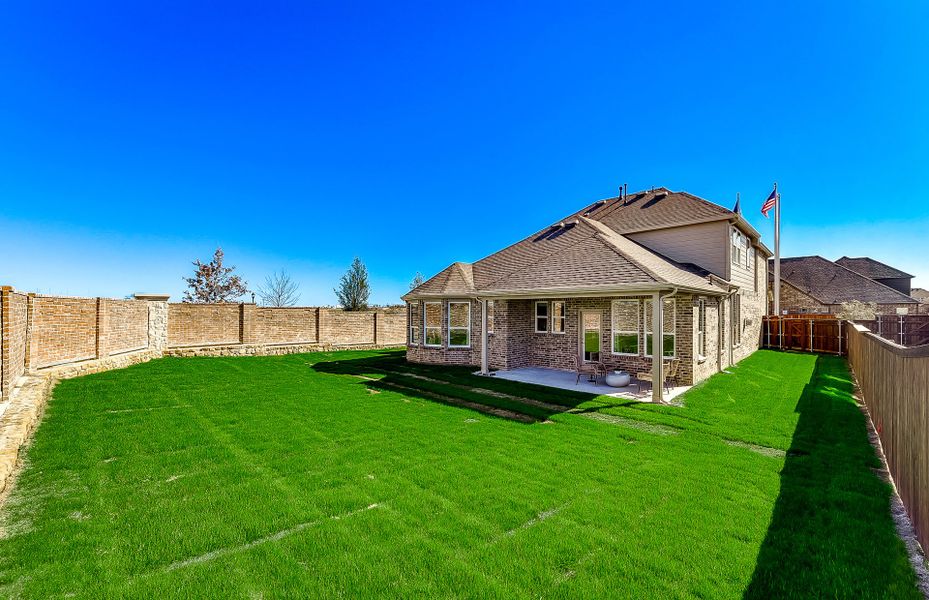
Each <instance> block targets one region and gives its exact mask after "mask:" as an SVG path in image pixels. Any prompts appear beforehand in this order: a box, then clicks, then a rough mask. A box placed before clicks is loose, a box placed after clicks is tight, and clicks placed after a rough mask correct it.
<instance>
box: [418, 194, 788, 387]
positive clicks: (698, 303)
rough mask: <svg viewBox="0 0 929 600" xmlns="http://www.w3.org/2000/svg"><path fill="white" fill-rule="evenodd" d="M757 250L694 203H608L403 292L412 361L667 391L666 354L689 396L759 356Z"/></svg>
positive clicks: (739, 225)
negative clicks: (572, 373)
mask: <svg viewBox="0 0 929 600" xmlns="http://www.w3.org/2000/svg"><path fill="white" fill-rule="evenodd" d="M759 238H760V236H759V234H758V232H757V231H755V230H754V229H753V228H752V227H751V225H749V224H748V223H747V222H746V221H745V219H743V218H742V216H741V215H740V214H738V213H735V212H733V211H731V210H728V209H726V208H723V207H722V206H719V205H716V204H713V203H711V202H708V201H706V200H703V199H702V198H698V197H696V196H693V195H691V194H688V193H686V192H671V191H670V190H667V189H665V188H658V189H654V190H650V191H646V192H639V193H634V194H624V195H621V196H620V197H617V198H609V199H606V200H600V201H598V202H595V203H593V204H591V205H589V206H586V207H584V208H582V209H581V210H579V211H578V212H575V213H573V214H571V215H569V216H567V217H565V219H564V220H562V221H560V222H557V223H554V224H552V225H551V226H549V227H545V228H544V229H542V230H541V231H537V232H535V233H533V234H532V235H530V236H529V237H527V238H525V239H523V240H522V241H519V242H517V243H515V244H513V245H512V246H509V247H507V248H504V249H503V250H500V251H499V252H496V253H495V254H492V255H490V256H488V257H486V258H483V259H481V260H479V261H477V262H475V263H470V264H469V263H460V262H458V263H454V264H452V265H450V266H449V267H448V268H446V269H445V270H443V271H442V272H440V273H439V274H437V275H435V276H434V277H432V278H431V279H429V280H428V281H426V282H424V283H423V284H422V285H420V286H419V287H417V288H415V289H413V290H411V291H410V292H409V293H408V294H406V295H405V296H404V297H403V299H404V301H406V303H407V311H408V325H409V332H408V336H407V358H408V360H410V361H412V362H419V363H432V364H456V365H474V366H480V367H481V371H482V372H484V373H489V372H490V371H491V370H494V369H517V368H521V367H546V368H552V369H564V370H573V369H574V364H575V358H577V359H578V360H582V361H594V360H599V361H602V362H604V363H605V364H606V366H607V367H608V368H614V369H624V370H626V371H629V372H632V373H635V372H642V371H650V372H651V373H652V374H653V376H655V380H656V381H660V380H662V373H661V369H662V368H664V367H662V360H656V359H657V358H659V357H662V356H664V357H665V359H668V360H670V359H674V360H677V361H679V363H678V365H679V366H678V376H677V383H678V385H691V384H694V383H696V382H699V381H701V380H703V379H705V378H706V377H708V376H709V375H711V374H713V373H715V372H717V371H720V370H722V369H724V368H725V367H726V366H728V365H730V364H733V363H735V362H737V361H739V360H741V359H742V358H744V357H745V356H748V355H749V354H751V353H752V352H754V351H755V350H756V349H757V348H758V343H759V337H760V331H761V328H760V325H761V317H762V315H763V314H764V311H765V297H766V291H765V285H766V275H765V265H766V264H767V259H768V257H769V256H770V254H771V253H770V251H768V249H767V248H766V247H765V246H764V245H763V244H761V242H760V239H759ZM655 306H658V307H659V310H657V311H654V310H653V307H655ZM653 332H655V335H653ZM653 338H656V339H660V340H662V341H661V343H659V344H652V339H653ZM654 387H655V388H656V390H655V392H654V394H655V395H656V399H659V400H660V396H661V389H660V388H661V386H654Z"/></svg>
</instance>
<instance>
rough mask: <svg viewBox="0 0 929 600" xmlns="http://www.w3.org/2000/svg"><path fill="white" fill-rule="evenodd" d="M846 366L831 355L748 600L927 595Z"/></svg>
mask: <svg viewBox="0 0 929 600" xmlns="http://www.w3.org/2000/svg"><path fill="white" fill-rule="evenodd" d="M853 389H854V386H853V382H852V378H851V375H850V374H849V372H848V367H847V366H846V363H845V360H844V359H841V358H839V357H834V356H825V355H821V356H820V357H819V358H818V359H817V361H816V367H815V369H814V372H813V375H812V377H811V379H810V381H809V383H808V384H807V385H806V387H805V388H804V390H803V393H802V395H801V396H800V398H799V399H798V402H797V407H796V411H797V412H798V413H799V414H800V418H799V421H798V423H797V428H796V430H795V431H794V435H793V440H792V443H791V447H790V450H789V451H788V453H787V457H786V459H785V464H784V468H783V470H782V471H781V482H780V483H781V488H780V494H779V496H778V498H777V501H776V503H775V506H774V512H773V515H772V518H771V523H770V525H769V528H768V532H767V534H766V536H765V540H764V542H763V544H762V547H761V550H760V552H759V554H758V559H757V562H756V566H755V571H754V574H753V576H752V580H751V583H750V584H749V587H748V588H747V590H746V591H745V594H744V597H745V598H825V597H828V598H836V597H847V598H890V597H893V598H900V597H904V598H905V597H920V596H919V595H918V592H917V591H916V587H915V578H914V576H913V572H912V569H911V568H910V565H909V563H908V561H907V556H906V552H905V550H904V546H903V543H902V542H901V541H900V539H899V538H898V537H897V534H896V531H895V529H894V523H893V520H892V518H891V515H890V487H889V485H888V484H886V483H885V482H883V481H881V480H880V478H879V477H878V476H877V475H876V474H875V472H874V469H877V468H879V466H880V462H879V460H878V459H877V457H876V455H875V452H874V449H873V448H872V446H871V444H870V442H869V441H868V435H867V429H866V425H865V417H864V415H863V413H862V412H861V410H860V409H859V408H858V406H857V405H856V404H855V402H854V400H853V395H852V394H853Z"/></svg>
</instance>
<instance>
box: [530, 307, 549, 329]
mask: <svg viewBox="0 0 929 600" xmlns="http://www.w3.org/2000/svg"><path fill="white" fill-rule="evenodd" d="M540 304H544V305H545V316H544V317H540V316H539V305H540ZM551 316H552V309H551V307H550V306H549V305H548V300H536V302H535V308H534V309H533V311H532V329H533V330H534V331H535V332H536V333H548V322H549V319H551ZM539 319H545V329H539Z"/></svg>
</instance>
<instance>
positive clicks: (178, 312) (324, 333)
mask: <svg viewBox="0 0 929 600" xmlns="http://www.w3.org/2000/svg"><path fill="white" fill-rule="evenodd" d="M375 328H376V330H375ZM405 341H406V313H405V311H404V309H403V308H402V307H389V308H383V309H375V310H362V311H344V310H341V309H337V308H315V307H299V308H298V307H295V308H270V307H263V306H255V305H254V304H169V305H168V346H169V347H172V348H177V347H183V346H212V345H229V344H259V345H260V344H306V343H319V344H329V345H333V346H358V345H365V344H368V345H373V344H377V345H381V346H383V345H400V344H403V343H404V342H405Z"/></svg>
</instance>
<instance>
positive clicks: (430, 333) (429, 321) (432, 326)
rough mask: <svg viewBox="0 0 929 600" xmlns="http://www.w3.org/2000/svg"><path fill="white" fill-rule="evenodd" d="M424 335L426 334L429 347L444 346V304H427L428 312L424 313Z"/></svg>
mask: <svg viewBox="0 0 929 600" xmlns="http://www.w3.org/2000/svg"><path fill="white" fill-rule="evenodd" d="M423 321H424V323H425V325H424V333H425V334H426V345H427V346H441V345H442V303H441V302H426V310H425V312H424V313H423Z"/></svg>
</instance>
